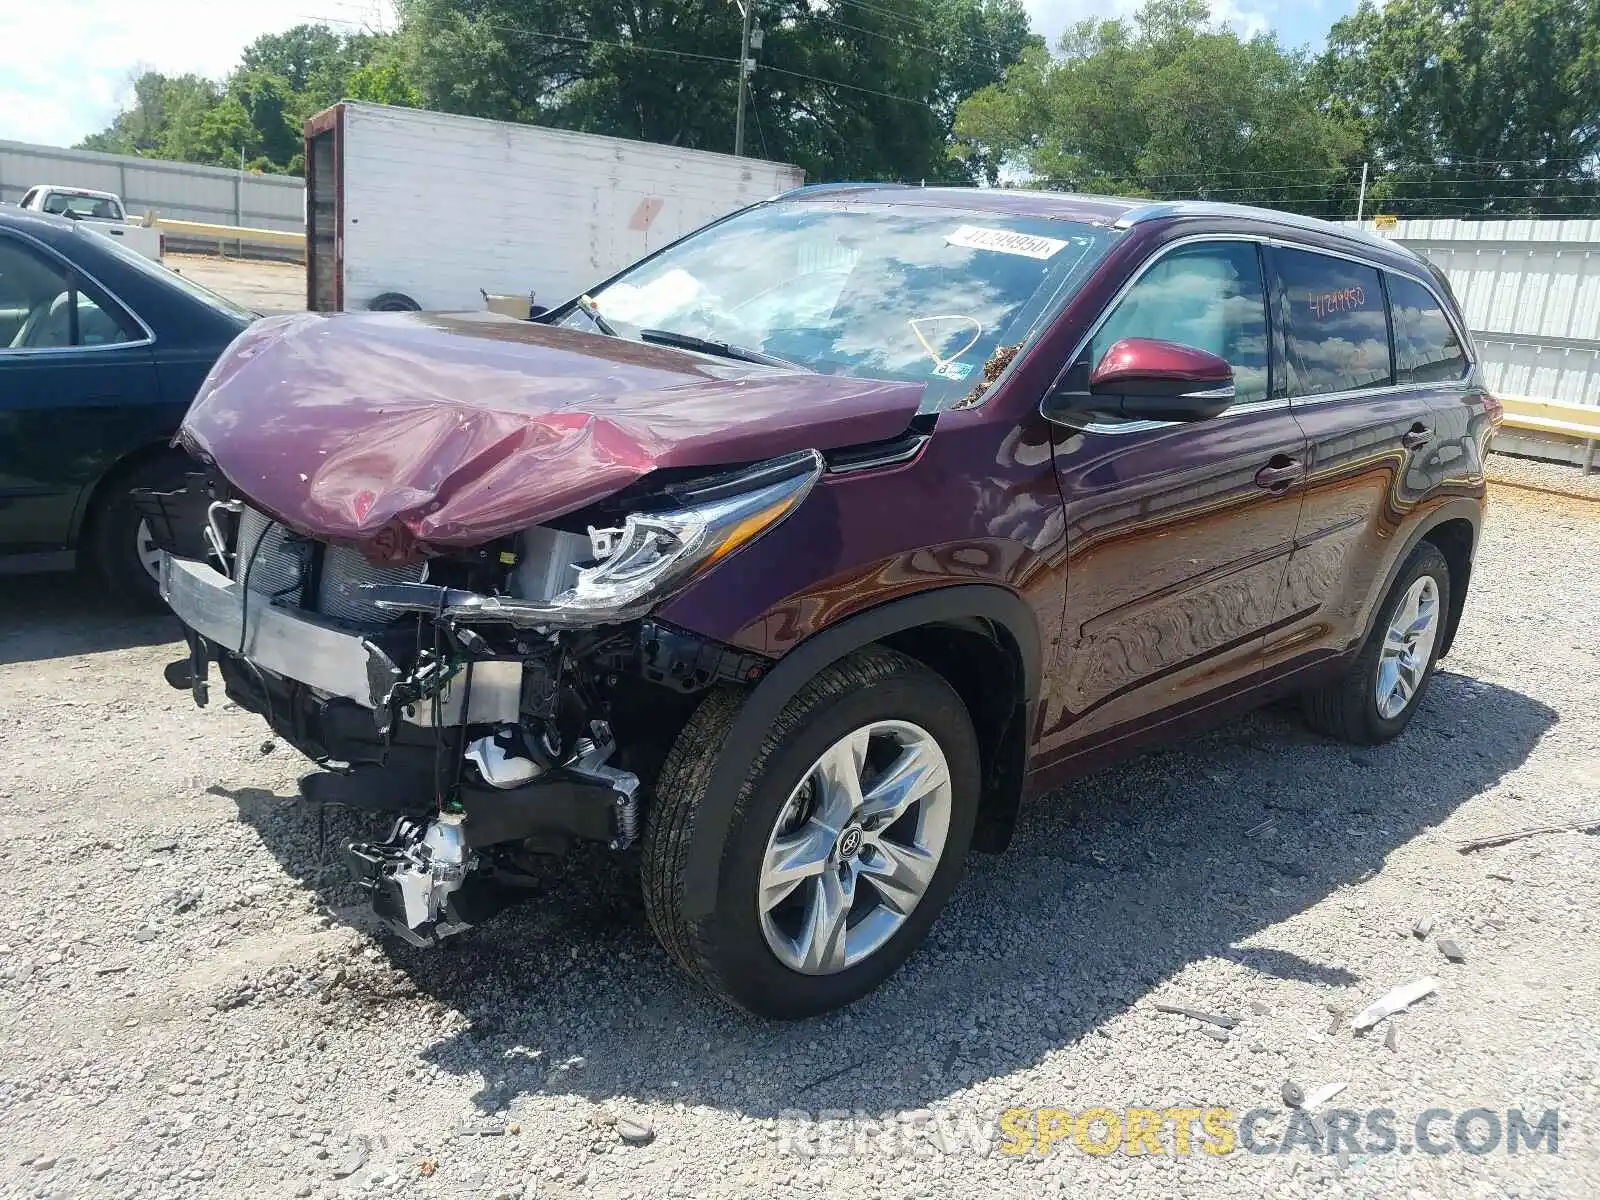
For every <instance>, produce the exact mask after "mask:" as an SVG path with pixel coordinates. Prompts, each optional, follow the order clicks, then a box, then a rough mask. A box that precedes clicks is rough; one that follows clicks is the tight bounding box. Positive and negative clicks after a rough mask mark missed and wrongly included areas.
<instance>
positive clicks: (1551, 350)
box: [1365, 219, 1600, 462]
mask: <svg viewBox="0 0 1600 1200" xmlns="http://www.w3.org/2000/svg"><path fill="white" fill-rule="evenodd" d="M1365 228H1367V229H1368V230H1369V231H1370V230H1372V229H1373V222H1371V221H1367V222H1365ZM1378 232H1380V233H1382V234H1383V236H1385V237H1388V238H1390V239H1391V240H1393V241H1396V242H1398V243H1400V244H1401V245H1402V246H1405V247H1407V248H1408V249H1411V250H1414V251H1416V252H1417V253H1418V254H1420V255H1422V256H1423V257H1425V258H1427V259H1428V260H1429V261H1430V262H1432V263H1434V264H1435V265H1436V266H1437V267H1439V269H1440V270H1442V271H1443V272H1444V273H1445V275H1446V276H1448V277H1449V279H1450V286H1451V288H1453V289H1454V290H1455V293H1456V298H1457V299H1458V300H1460V302H1461V307H1462V309H1463V310H1464V312H1465V314H1466V318H1467V326H1468V328H1470V329H1471V330H1472V340H1473V342H1474V343H1475V344H1476V345H1477V348H1478V354H1479V356H1480V357H1481V359H1482V362H1483V373H1484V377H1485V380H1486V382H1487V383H1488V385H1489V388H1490V390H1491V391H1493V392H1496V393H1497V394H1500V395H1506V396H1527V397H1529V398H1532V399H1536V400H1562V401H1565V402H1567V403H1569V404H1589V405H1600V220H1569V221H1559V220H1496V221H1481V220H1480V221H1463V220H1455V219H1451V220H1420V219H1419V220H1407V221H1400V222H1398V223H1397V224H1396V225H1395V227H1394V228H1392V229H1386V230H1378ZM1495 445H1496V446H1498V447H1500V448H1502V449H1506V450H1510V451H1512V452H1514V453H1518V454H1532V455H1536V456H1538V457H1540V458H1550V459H1557V460H1563V461H1569V462H1581V461H1583V453H1584V448H1583V444H1582V443H1581V442H1577V441H1568V440H1563V439H1558V438H1553V437H1545V436H1540V435H1535V434H1530V433H1524V432H1520V431H1517V430H1512V429H1506V430H1503V431H1502V432H1501V433H1499V434H1498V435H1496V438H1495Z"/></svg>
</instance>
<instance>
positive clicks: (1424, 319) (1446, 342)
mask: <svg viewBox="0 0 1600 1200" xmlns="http://www.w3.org/2000/svg"><path fill="white" fill-rule="evenodd" d="M1386 278H1387V280H1388V284H1389V313H1390V317H1391V319H1392V320H1393V321H1394V365H1395V381H1396V382H1397V383H1450V382H1453V381H1455V380H1457V379H1461V378H1463V377H1464V376H1465V375H1466V373H1467V352H1466V350H1465V349H1464V348H1463V347H1462V345H1461V339H1460V338H1459V337H1457V336H1456V331H1455V327H1454V326H1453V325H1451V324H1450V319H1449V318H1448V317H1446V316H1445V314H1444V310H1443V309H1442V308H1440V307H1439V301H1438V300H1437V299H1436V298H1435V297H1434V294H1433V293H1432V292H1430V291H1429V290H1428V289H1427V288H1425V287H1423V286H1422V284H1420V283H1418V282H1417V281H1416V280H1414V279H1407V278H1406V277H1405V276H1404V275H1388V276H1386Z"/></svg>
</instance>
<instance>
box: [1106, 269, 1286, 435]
mask: <svg viewBox="0 0 1600 1200" xmlns="http://www.w3.org/2000/svg"><path fill="white" fill-rule="evenodd" d="M1127 337H1143V338H1160V339H1161V340H1163V341H1167V342H1177V343H1179V344H1180V345H1184V346H1193V347H1194V348H1195V349H1197V350H1207V351H1210V352H1211V353H1212V354H1215V355H1217V356H1218V357H1219V358H1224V359H1227V361H1228V362H1229V363H1230V364H1232V366H1233V385H1234V392H1235V396H1236V398H1237V402H1238V403H1241V404H1248V403H1250V402H1251V401H1253V400H1265V399H1266V398H1267V308H1266V297H1265V294H1264V293H1263V291H1262V287H1261V267H1260V263H1259V261H1258V259H1257V257H1256V247H1255V243H1254V242H1202V243H1198V244H1196V245H1193V246H1184V247H1182V248H1180V249H1178V250H1174V251H1173V252H1172V253H1170V254H1168V255H1166V256H1165V257H1164V258H1161V259H1159V260H1158V261H1157V262H1156V263H1155V265H1154V266H1152V267H1151V268H1150V269H1149V270H1148V271H1146V272H1145V273H1144V274H1143V275H1141V276H1140V277H1139V281H1138V282H1137V283H1135V284H1134V285H1133V287H1132V288H1131V289H1130V290H1129V292H1128V294H1127V295H1125V296H1124V297H1123V298H1122V300H1121V301H1120V302H1119V303H1118V304H1117V306H1116V308H1114V309H1113V310H1112V311H1111V315H1110V316H1109V317H1107V318H1106V321H1105V323H1104V324H1103V325H1101V326H1100V329H1099V331H1098V332H1097V333H1096V334H1095V335H1094V341H1093V342H1092V343H1091V344H1090V347H1089V362H1090V365H1091V367H1092V366H1093V365H1094V364H1095V363H1097V362H1099V361H1100V357H1101V356H1102V355H1103V354H1105V352H1106V351H1107V350H1108V349H1110V348H1111V346H1112V344H1113V343H1115V342H1118V341H1120V340H1122V339H1123V338H1127Z"/></svg>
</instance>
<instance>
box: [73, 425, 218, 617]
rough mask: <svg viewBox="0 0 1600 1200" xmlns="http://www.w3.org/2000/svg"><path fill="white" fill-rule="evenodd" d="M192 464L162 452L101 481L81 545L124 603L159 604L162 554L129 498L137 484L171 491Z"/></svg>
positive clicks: (139, 604) (114, 594)
mask: <svg viewBox="0 0 1600 1200" xmlns="http://www.w3.org/2000/svg"><path fill="white" fill-rule="evenodd" d="M191 467H192V464H191V463H190V462H189V460H188V459H186V458H182V457H179V456H178V455H176V454H170V455H165V454H164V455H162V456H161V457H159V458H154V459H150V460H149V461H147V462H143V463H140V464H139V465H138V466H136V467H134V468H132V469H131V470H128V471H125V472H124V473H123V474H122V475H120V476H118V477H117V478H116V479H113V480H111V481H110V482H109V483H108V484H107V485H106V494H105V497H104V498H103V499H102V501H101V503H100V506H99V508H98V509H97V510H96V511H95V512H94V513H93V514H92V515H91V518H90V520H91V524H90V526H89V529H88V531H87V537H86V546H85V549H86V550H87V552H88V558H89V563H90V566H91V567H92V568H93V569H94V571H95V573H96V574H97V575H98V576H99V577H100V580H101V582H102V583H103V584H104V585H105V586H106V588H107V590H108V592H109V593H110V595H111V596H112V597H113V598H114V599H116V600H118V601H120V602H122V603H123V604H128V605H135V606H139V607H143V608H156V607H159V606H160V604H161V596H160V583H161V579H160V571H161V555H160V552H159V550H158V549H157V548H156V544H155V538H154V536H153V535H152V534H151V531H150V525H149V523H148V522H147V521H146V520H145V519H144V517H143V516H142V515H141V514H140V512H139V510H138V508H137V507H136V506H135V505H134V502H133V493H134V492H136V491H139V490H140V489H149V490H150V491H154V492H170V491H176V490H177V489H178V488H181V487H182V486H183V484H184V478H185V476H186V475H187V474H188V471H189V470H190V468H191Z"/></svg>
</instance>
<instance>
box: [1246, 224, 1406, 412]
mask: <svg viewBox="0 0 1600 1200" xmlns="http://www.w3.org/2000/svg"><path fill="white" fill-rule="evenodd" d="M1272 260H1273V264H1274V266H1275V267H1276V269H1277V272H1278V279H1279V281H1280V282H1281V283H1282V286H1283V291H1284V299H1285V301H1286V303H1285V304H1284V306H1283V307H1284V340H1285V343H1286V350H1287V359H1288V361H1287V363H1286V364H1285V366H1286V368H1287V370H1286V377H1287V380H1288V388H1289V395H1290V396H1320V395H1325V394H1327V393H1329V392H1348V391H1352V390H1354V389H1356V388H1364V387H1380V386H1382V385H1384V384H1387V383H1389V382H1390V375H1389V322H1388V317H1387V314H1386V313H1385V312H1384V307H1383V284H1382V282H1381V281H1380V280H1379V278H1378V272H1377V271H1376V270H1374V269H1373V268H1372V267H1364V266H1362V265H1361V264H1360V263H1353V262H1350V261H1348V260H1346V259H1342V258H1330V257H1329V256H1328V255H1325V254H1316V253H1314V252H1312V251H1310V250H1286V249H1283V248H1282V247H1274V249H1273V251H1272Z"/></svg>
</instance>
